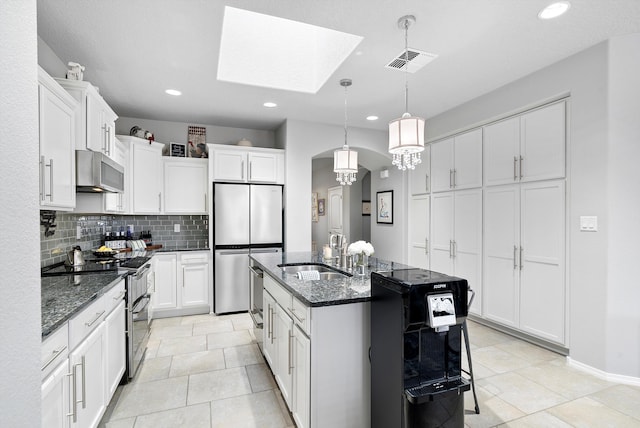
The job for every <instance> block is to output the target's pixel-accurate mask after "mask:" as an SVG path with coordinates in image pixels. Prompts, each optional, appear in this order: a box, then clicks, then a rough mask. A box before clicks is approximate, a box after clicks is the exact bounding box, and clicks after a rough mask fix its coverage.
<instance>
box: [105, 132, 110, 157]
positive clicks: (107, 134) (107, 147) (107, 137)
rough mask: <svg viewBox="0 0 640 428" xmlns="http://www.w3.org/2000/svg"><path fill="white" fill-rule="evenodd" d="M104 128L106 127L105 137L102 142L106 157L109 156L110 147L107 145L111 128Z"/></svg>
mask: <svg viewBox="0 0 640 428" xmlns="http://www.w3.org/2000/svg"><path fill="white" fill-rule="evenodd" d="M105 127H106V137H105V142H104V151H105V153H106V154H107V156H111V145H110V144H109V143H110V142H111V127H110V126H108V125H105Z"/></svg>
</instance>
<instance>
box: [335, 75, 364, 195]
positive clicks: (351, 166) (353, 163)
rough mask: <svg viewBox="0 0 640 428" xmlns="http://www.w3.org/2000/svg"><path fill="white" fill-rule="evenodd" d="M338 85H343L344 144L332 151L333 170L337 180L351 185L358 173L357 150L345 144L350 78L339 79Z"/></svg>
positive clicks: (342, 183)
mask: <svg viewBox="0 0 640 428" xmlns="http://www.w3.org/2000/svg"><path fill="white" fill-rule="evenodd" d="M340 86H342V87H344V146H342V148H341V149H338V150H335V151H334V152H333V172H335V173H336V181H337V182H339V183H340V184H341V185H343V186H344V185H345V184H346V185H349V186H351V183H353V182H354V181H356V176H357V175H358V152H356V151H355V150H351V149H349V145H348V144H347V88H348V87H349V86H351V79H342V80H340Z"/></svg>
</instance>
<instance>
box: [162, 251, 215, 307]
mask: <svg viewBox="0 0 640 428" xmlns="http://www.w3.org/2000/svg"><path fill="white" fill-rule="evenodd" d="M152 264H153V270H154V278H155V279H154V284H155V286H154V289H155V291H154V293H153V296H152V298H151V302H152V303H151V307H152V314H153V315H152V316H153V318H160V317H172V316H182V315H195V314H204V313H209V312H210V304H209V291H210V289H211V275H210V265H211V262H210V256H209V251H185V252H179V253H160V254H156V255H154V256H153V260H152Z"/></svg>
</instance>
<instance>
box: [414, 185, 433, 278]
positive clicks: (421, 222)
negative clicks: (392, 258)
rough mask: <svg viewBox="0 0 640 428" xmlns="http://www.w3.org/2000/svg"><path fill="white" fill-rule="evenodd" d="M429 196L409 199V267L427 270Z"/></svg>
mask: <svg viewBox="0 0 640 428" xmlns="http://www.w3.org/2000/svg"><path fill="white" fill-rule="evenodd" d="M429 201H430V200H429V195H419V196H412V197H411V198H410V199H409V265H410V266H414V267H419V268H423V269H429Z"/></svg>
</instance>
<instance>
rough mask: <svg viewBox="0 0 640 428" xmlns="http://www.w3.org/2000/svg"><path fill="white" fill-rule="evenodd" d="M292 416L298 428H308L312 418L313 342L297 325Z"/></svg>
mask: <svg viewBox="0 0 640 428" xmlns="http://www.w3.org/2000/svg"><path fill="white" fill-rule="evenodd" d="M291 401H292V403H291V404H292V406H291V414H292V415H293V420H294V421H295V423H296V426H297V427H298V428H308V427H309V424H310V416H311V341H310V340H309V338H308V337H307V336H305V334H304V333H303V332H302V330H300V327H298V326H297V325H296V326H295V327H294V330H293V397H292V400H291Z"/></svg>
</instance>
